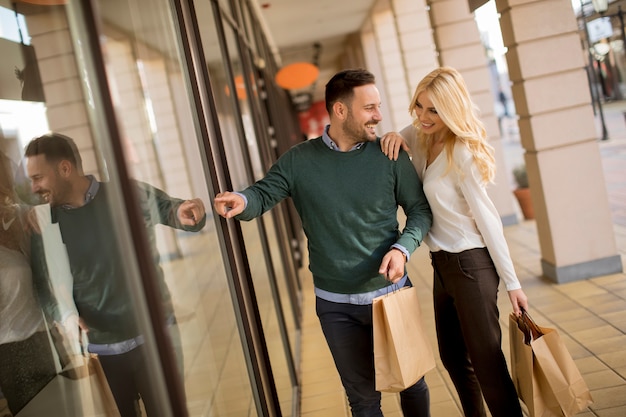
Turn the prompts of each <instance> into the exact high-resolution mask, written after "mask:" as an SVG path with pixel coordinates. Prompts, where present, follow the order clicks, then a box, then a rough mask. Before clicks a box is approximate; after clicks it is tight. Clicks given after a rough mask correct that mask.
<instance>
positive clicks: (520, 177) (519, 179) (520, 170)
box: [513, 164, 528, 188]
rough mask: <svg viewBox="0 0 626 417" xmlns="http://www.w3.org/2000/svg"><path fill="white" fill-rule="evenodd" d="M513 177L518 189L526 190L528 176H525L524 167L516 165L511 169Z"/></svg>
mask: <svg viewBox="0 0 626 417" xmlns="http://www.w3.org/2000/svg"><path fill="white" fill-rule="evenodd" d="M513 177H514V178H515V182H516V183H517V187H518V188H528V176H527V175H526V165H524V164H522V165H518V166H517V167H515V169H513Z"/></svg>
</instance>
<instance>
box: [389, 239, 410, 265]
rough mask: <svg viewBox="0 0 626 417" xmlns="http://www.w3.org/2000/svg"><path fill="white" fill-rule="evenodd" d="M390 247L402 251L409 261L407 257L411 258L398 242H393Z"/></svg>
mask: <svg viewBox="0 0 626 417" xmlns="http://www.w3.org/2000/svg"><path fill="white" fill-rule="evenodd" d="M391 249H398V250H399V251H400V252H402V253H404V256H406V261H407V262H409V259H411V255H410V254H409V251H408V250H406V248H405V247H404V246H402V245H400V244H398V243H394V244H393V245H391Z"/></svg>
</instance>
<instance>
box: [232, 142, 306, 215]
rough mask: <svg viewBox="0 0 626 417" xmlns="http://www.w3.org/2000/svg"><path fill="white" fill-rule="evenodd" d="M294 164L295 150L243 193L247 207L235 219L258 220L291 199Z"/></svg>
mask: <svg viewBox="0 0 626 417" xmlns="http://www.w3.org/2000/svg"><path fill="white" fill-rule="evenodd" d="M292 162H293V150H290V151H288V152H286V153H285V154H283V155H282V156H281V157H280V158H278V160H277V161H276V162H275V163H274V165H272V167H271V168H270V170H269V171H268V172H267V174H266V175H265V177H263V178H262V179H260V180H259V181H257V182H256V183H254V184H252V185H251V186H250V187H248V188H246V189H245V190H243V191H241V194H243V195H244V196H245V197H246V200H247V205H246V208H245V209H244V211H243V212H241V213H240V214H239V215H237V216H235V219H237V220H243V221H247V220H252V219H254V218H257V217H259V216H261V215H262V214H263V213H265V212H266V211H268V210H270V209H271V208H272V207H274V206H275V205H276V204H278V203H280V202H281V201H282V200H283V199H285V198H287V197H289V196H290V195H291V191H290V180H291V179H292V172H293V171H292V169H291V165H292Z"/></svg>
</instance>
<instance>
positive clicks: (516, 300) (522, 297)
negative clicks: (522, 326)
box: [509, 288, 528, 316]
mask: <svg viewBox="0 0 626 417" xmlns="http://www.w3.org/2000/svg"><path fill="white" fill-rule="evenodd" d="M509 299H510V300H511V305H512V306H513V312H514V313H515V315H516V316H519V315H520V314H522V310H521V309H522V308H523V309H524V310H526V311H528V298H527V297H526V294H524V291H522V289H521V288H520V289H517V290H511V291H509Z"/></svg>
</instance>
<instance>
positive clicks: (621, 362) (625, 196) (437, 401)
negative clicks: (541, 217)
mask: <svg viewBox="0 0 626 417" xmlns="http://www.w3.org/2000/svg"><path fill="white" fill-rule="evenodd" d="M624 112H626V101H622V102H617V103H607V104H605V105H604V113H605V115H604V116H605V123H606V126H607V130H608V132H609V139H608V140H606V141H600V142H599V146H600V152H601V154H602V160H603V168H604V172H605V178H606V186H607V191H608V195H609V200H610V206H611V213H612V216H613V220H614V224H615V239H616V243H617V248H618V252H619V253H620V255H621V256H622V260H623V263H624V262H626V119H625V117H624V114H623V113H624ZM600 127H601V124H600V122H599V120H598V132H601V130H600ZM507 128H510V130H508V131H507V132H508V135H509V136H507V138H506V140H505V148H506V149H505V153H506V155H507V159H508V161H507V163H508V165H509V167H511V168H512V167H513V166H515V164H516V163H519V162H521V161H523V157H522V155H523V150H522V149H521V148H520V145H519V137H517V136H516V134H517V131H516V127H515V125H514V124H512V125H511V126H507ZM505 234H506V238H507V241H508V243H509V246H510V249H511V254H512V257H513V260H514V263H515V268H516V270H517V272H518V275H519V278H520V281H521V282H522V286H523V287H524V290H525V292H526V294H527V295H528V297H529V302H530V309H531V314H532V315H533V317H534V318H535V320H536V321H537V322H538V323H539V324H540V325H543V326H546V327H553V328H556V329H557V330H558V331H559V333H560V334H561V337H562V339H563V340H564V341H565V344H566V346H567V347H568V349H569V351H570V353H571V354H572V356H573V357H574V359H575V361H576V364H577V365H578V368H579V370H580V371H581V373H582V374H583V377H584V379H585V381H586V383H587V385H588V386H589V388H590V390H591V394H592V396H593V399H594V403H593V404H592V405H591V406H590V407H589V409H588V410H587V411H586V412H583V413H580V414H578V416H579V417H591V416H598V417H624V416H626V274H625V273H621V274H615V275H609V276H603V277H597V278H592V279H588V280H583V281H578V282H573V283H568V284H561V285H556V284H554V283H552V282H550V281H548V280H546V279H544V278H542V277H541V264H540V258H541V254H540V252H539V242H538V239H537V229H536V224H535V222H534V221H533V220H528V221H523V222H522V223H520V224H518V225H514V226H509V227H507V228H506V229H505ZM424 249H425V248H423V247H422V248H420V249H419V250H418V251H417V252H416V253H415V254H414V255H413V257H412V258H411V261H410V263H409V274H410V276H411V279H412V280H413V281H414V283H415V284H416V286H417V288H418V289H419V290H420V291H419V294H420V302H421V303H422V313H423V315H424V321H425V324H426V326H427V327H428V332H429V335H430V337H431V343H433V347H434V346H436V345H435V341H436V339H435V331H434V318H433V306H432V300H431V290H432V268H431V266H430V262H429V258H428V253H427V251H426V250H424ZM624 269H625V270H626V265H624ZM302 280H303V284H304V289H303V294H304V323H303V332H302V334H303V335H302V362H301V368H302V369H301V372H302V407H301V408H302V416H303V417H344V416H345V417H348V416H349V415H350V413H349V409H348V406H347V404H346V400H345V394H344V392H343V389H342V386H341V383H340V381H339V378H338V376H337V372H336V370H335V368H334V366H333V363H332V358H331V357H330V354H329V353H328V348H327V347H326V344H325V342H324V338H323V336H322V334H321V331H320V329H319V323H318V321H317V317H316V316H315V311H314V298H313V290H312V288H311V279H310V276H309V274H308V272H307V271H303V273H302ZM499 306H500V316H501V317H500V318H501V325H502V333H503V342H502V344H503V350H504V352H505V354H506V355H507V358H508V353H509V339H508V314H509V312H510V311H511V306H510V303H509V301H508V297H506V296H502V295H501V297H500V299H499ZM437 365H438V366H437V368H436V369H434V370H432V371H430V372H429V373H428V374H427V376H426V378H427V381H428V384H429V387H430V391H431V413H432V417H461V416H462V413H461V411H460V406H459V401H458V396H457V395H456V392H455V390H454V387H453V386H452V384H451V382H450V379H449V378H448V375H447V372H446V371H445V370H444V369H443V367H442V365H441V362H440V361H439V359H437ZM383 411H384V413H385V417H394V416H398V417H400V416H402V413H401V411H400V408H399V404H398V397H397V395H393V394H384V395H383Z"/></svg>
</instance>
